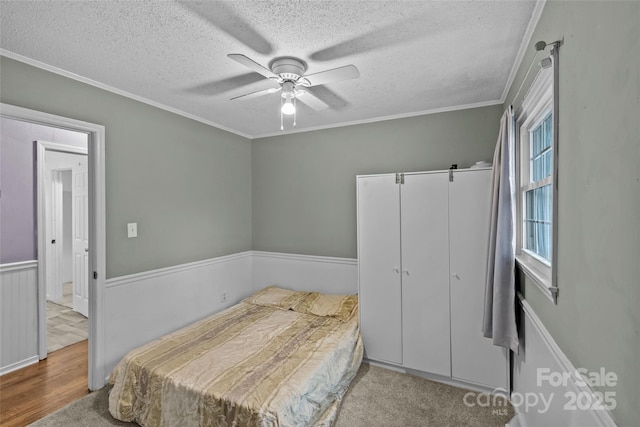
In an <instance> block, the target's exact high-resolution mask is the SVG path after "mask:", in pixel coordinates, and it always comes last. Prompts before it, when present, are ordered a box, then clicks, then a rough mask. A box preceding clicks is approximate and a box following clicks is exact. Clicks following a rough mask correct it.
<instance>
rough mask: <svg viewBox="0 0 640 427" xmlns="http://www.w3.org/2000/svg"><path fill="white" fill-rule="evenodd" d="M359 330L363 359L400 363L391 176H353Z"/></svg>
mask: <svg viewBox="0 0 640 427" xmlns="http://www.w3.org/2000/svg"><path fill="white" fill-rule="evenodd" d="M357 182H358V188H357V191H358V278H359V299H360V329H361V333H362V339H363V341H364V348H365V354H366V357H368V358H369V359H373V360H380V361H385V362H391V363H397V364H401V363H402V306H401V303H402V302H401V295H402V294H401V285H400V268H401V265H400V189H399V184H396V179H395V174H393V175H378V176H370V177H358V179H357Z"/></svg>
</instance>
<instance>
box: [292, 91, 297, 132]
mask: <svg viewBox="0 0 640 427" xmlns="http://www.w3.org/2000/svg"><path fill="white" fill-rule="evenodd" d="M293 108H294V110H293V127H296V116H297V115H298V106H297V105H296V98H295V97H294V98H293Z"/></svg>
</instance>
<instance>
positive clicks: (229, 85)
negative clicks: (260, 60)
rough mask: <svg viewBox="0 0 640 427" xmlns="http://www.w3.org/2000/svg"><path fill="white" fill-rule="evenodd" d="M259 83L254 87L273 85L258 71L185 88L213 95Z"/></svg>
mask: <svg viewBox="0 0 640 427" xmlns="http://www.w3.org/2000/svg"><path fill="white" fill-rule="evenodd" d="M258 84H260V86H258V87H255V88H254V89H259V88H261V87H262V88H266V87H271V86H273V84H272V83H271V81H270V80H266V79H264V78H263V77H262V76H260V75H258V74H256V73H245V74H241V75H239V76H233V77H228V78H226V79H222V80H216V81H210V82H207V83H202V84H199V85H195V86H190V87H188V88H186V89H184V90H185V91H186V92H188V93H192V94H194V95H200V96H213V95H220V94H222V93H224V92H229V91H232V90H235V89H238V88H240V87H242V86H249V85H250V86H257V85H258ZM267 85H268V86H267Z"/></svg>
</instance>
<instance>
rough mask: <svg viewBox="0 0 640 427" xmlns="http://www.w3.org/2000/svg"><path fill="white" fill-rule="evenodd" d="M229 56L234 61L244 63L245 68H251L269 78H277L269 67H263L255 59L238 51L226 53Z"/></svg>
mask: <svg viewBox="0 0 640 427" xmlns="http://www.w3.org/2000/svg"><path fill="white" fill-rule="evenodd" d="M227 56H228V57H229V58H231V59H233V60H234V61H236V62H238V63H240V64H242V65H244V66H245V67H247V68H251V69H252V70H253V71H255V72H256V73H260V74H262V75H263V76H265V77H267V78H270V79H277V78H278V76H277V75H275V74H274V73H273V72H272V71H271V70H270V69H268V68H265V67H263V66H262V65H260V64H258V63H257V62H256V61H254V60H253V59H251V58H248V57H246V56H244V55H242V54H239V53H230V54H228V55H227Z"/></svg>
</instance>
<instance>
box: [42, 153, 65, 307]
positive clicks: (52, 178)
mask: <svg viewBox="0 0 640 427" xmlns="http://www.w3.org/2000/svg"><path fill="white" fill-rule="evenodd" d="M55 164H56V162H55V159H51V158H47V159H45V174H44V188H45V212H46V218H47V226H46V242H47V248H46V251H47V255H46V256H47V258H48V259H50V260H52V261H53V262H49V263H47V264H46V270H47V271H46V277H47V280H46V289H47V300H48V301H53V302H59V301H60V299H61V298H62V282H63V280H62V271H61V270H62V269H61V264H62V256H63V254H62V244H63V232H62V216H63V209H62V207H63V202H62V200H63V199H62V196H63V192H62V177H61V173H60V171H58V170H55V169H52V167H51V166H52V165H55Z"/></svg>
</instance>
